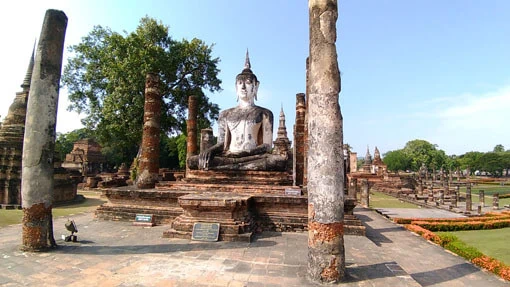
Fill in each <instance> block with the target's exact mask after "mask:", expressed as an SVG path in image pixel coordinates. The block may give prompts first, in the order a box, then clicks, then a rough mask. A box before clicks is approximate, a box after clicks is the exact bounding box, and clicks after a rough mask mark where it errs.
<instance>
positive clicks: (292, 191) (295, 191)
mask: <svg viewBox="0 0 510 287" xmlns="http://www.w3.org/2000/svg"><path fill="white" fill-rule="evenodd" d="M285 195H301V189H299V188H286V189H285Z"/></svg>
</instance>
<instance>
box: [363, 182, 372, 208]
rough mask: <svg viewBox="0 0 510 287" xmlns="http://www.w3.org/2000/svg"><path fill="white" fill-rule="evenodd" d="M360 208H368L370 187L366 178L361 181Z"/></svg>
mask: <svg viewBox="0 0 510 287" xmlns="http://www.w3.org/2000/svg"><path fill="white" fill-rule="evenodd" d="M361 206H363V207H366V208H368V207H369V206H370V185H369V182H368V179H366V178H364V179H362V180H361Z"/></svg>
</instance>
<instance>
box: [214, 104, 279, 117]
mask: <svg viewBox="0 0 510 287" xmlns="http://www.w3.org/2000/svg"><path fill="white" fill-rule="evenodd" d="M254 111H255V112H257V113H263V114H266V115H271V116H272V115H273V112H271V110H269V109H266V108H263V107H260V106H252V107H250V109H249V110H247V109H241V108H239V107H233V108H230V109H226V110H223V111H221V112H220V117H221V116H223V117H228V116H229V115H232V114H244V113H247V112H249V113H250V112H254Z"/></svg>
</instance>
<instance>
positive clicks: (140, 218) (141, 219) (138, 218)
mask: <svg viewBox="0 0 510 287" xmlns="http://www.w3.org/2000/svg"><path fill="white" fill-rule="evenodd" d="M133 224H134V225H141V226H154V216H153V215H152V214H137V215H135V222H134V223H133Z"/></svg>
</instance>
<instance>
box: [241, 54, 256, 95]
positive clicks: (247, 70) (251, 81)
mask: <svg viewBox="0 0 510 287" xmlns="http://www.w3.org/2000/svg"><path fill="white" fill-rule="evenodd" d="M258 88H259V81H258V80H257V76H255V74H254V73H253V72H252V70H251V64H250V57H249V55H248V51H246V61H245V63H244V69H243V71H242V72H241V73H240V74H239V75H237V77H236V93H237V100H238V101H239V100H242V101H247V102H250V103H252V104H253V103H254V100H256V99H257V91H258Z"/></svg>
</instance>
